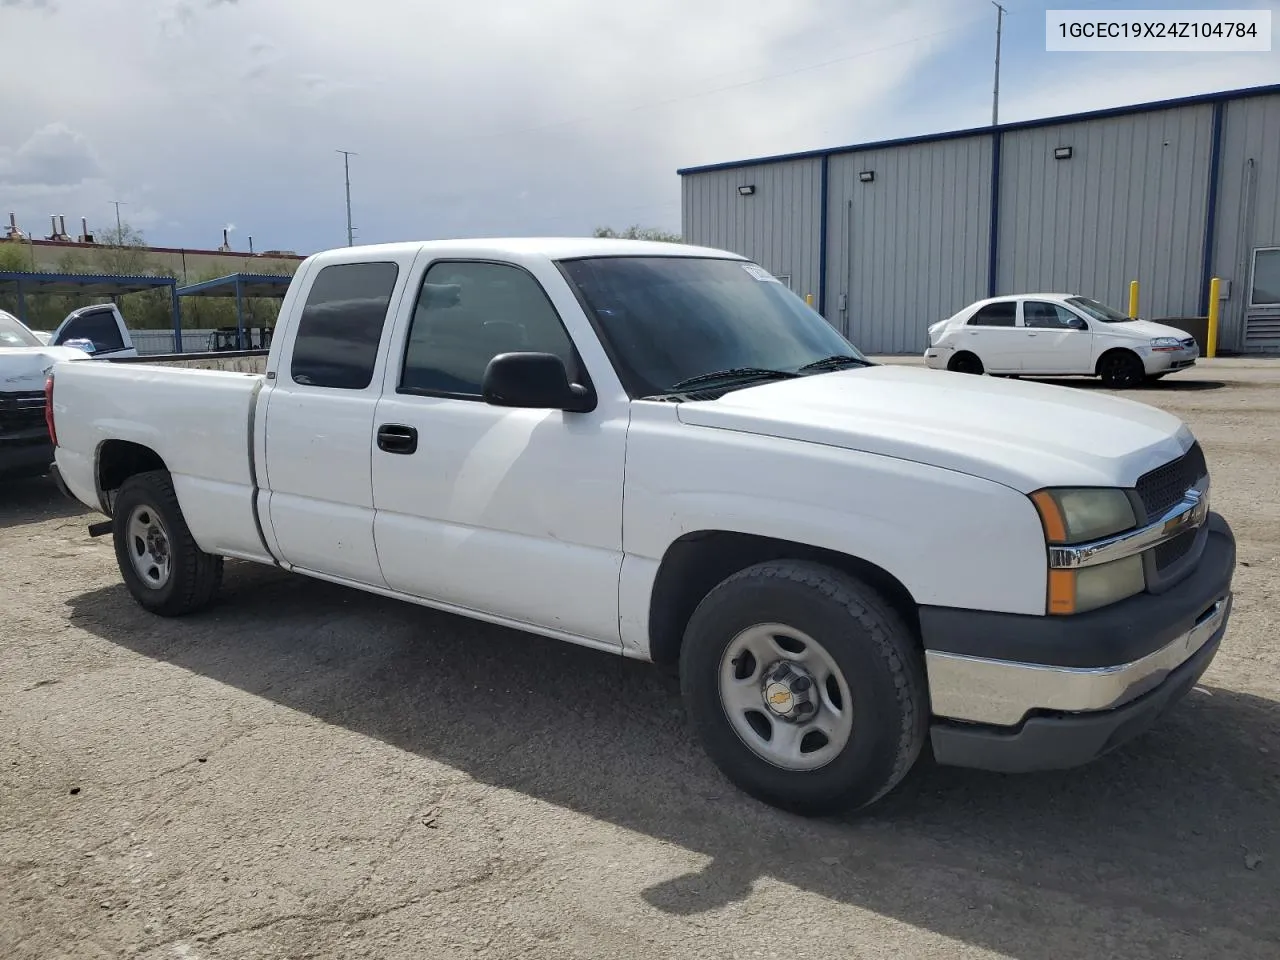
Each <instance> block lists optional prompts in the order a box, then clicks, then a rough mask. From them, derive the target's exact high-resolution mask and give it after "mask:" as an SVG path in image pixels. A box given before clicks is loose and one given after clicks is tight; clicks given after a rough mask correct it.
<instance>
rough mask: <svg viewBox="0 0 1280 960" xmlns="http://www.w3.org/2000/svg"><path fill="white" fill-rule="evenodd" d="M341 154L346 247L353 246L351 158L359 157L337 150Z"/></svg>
mask: <svg viewBox="0 0 1280 960" xmlns="http://www.w3.org/2000/svg"><path fill="white" fill-rule="evenodd" d="M337 152H338V153H340V154H342V172H343V175H344V177H345V178H346V181H347V246H348V247H350V246H353V245H354V244H355V233H354V231H353V230H352V227H351V158H352V157H355V156H359V154H357V153H355V152H354V151H352V150H339V151H337Z"/></svg>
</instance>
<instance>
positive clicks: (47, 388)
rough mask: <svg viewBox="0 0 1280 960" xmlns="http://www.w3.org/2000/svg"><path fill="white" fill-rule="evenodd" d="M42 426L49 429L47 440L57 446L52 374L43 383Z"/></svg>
mask: <svg viewBox="0 0 1280 960" xmlns="http://www.w3.org/2000/svg"><path fill="white" fill-rule="evenodd" d="M44 425H45V426H46V427H48V428H49V440H50V441H51V442H52V443H53V445H54V446H55V447H56V446H57V445H58V431H57V429H56V428H55V427H54V425H53V374H50V375H49V376H47V377H45V381H44Z"/></svg>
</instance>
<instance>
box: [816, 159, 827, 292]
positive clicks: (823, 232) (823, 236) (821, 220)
mask: <svg viewBox="0 0 1280 960" xmlns="http://www.w3.org/2000/svg"><path fill="white" fill-rule="evenodd" d="M829 161H830V158H829V157H827V156H825V155H824V156H823V158H822V180H821V186H820V187H819V190H818V193H819V194H820V195H821V197H822V201H821V203H822V209H821V210H820V211H819V212H818V312H819V313H820V314H822V315H823V316H824V317H825V316H826V315H827V190H828V174H829V170H828V167H829V166H830V163H829Z"/></svg>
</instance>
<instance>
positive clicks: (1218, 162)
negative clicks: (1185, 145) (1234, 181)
mask: <svg viewBox="0 0 1280 960" xmlns="http://www.w3.org/2000/svg"><path fill="white" fill-rule="evenodd" d="M1226 109H1227V108H1226V104H1224V103H1222V102H1218V103H1215V104H1214V105H1213V140H1212V146H1211V147H1210V148H1209V199H1208V203H1207V204H1206V205H1205V206H1206V210H1205V215H1204V260H1203V262H1202V263H1201V265H1200V316H1202V317H1203V316H1208V314H1209V281H1210V280H1212V279H1213V253H1214V250H1213V248H1214V244H1216V243H1217V235H1216V234H1217V230H1216V227H1217V219H1218V172H1219V170H1220V169H1221V167H1222V126H1223V124H1222V121H1223V116H1224V115H1225V114H1226Z"/></svg>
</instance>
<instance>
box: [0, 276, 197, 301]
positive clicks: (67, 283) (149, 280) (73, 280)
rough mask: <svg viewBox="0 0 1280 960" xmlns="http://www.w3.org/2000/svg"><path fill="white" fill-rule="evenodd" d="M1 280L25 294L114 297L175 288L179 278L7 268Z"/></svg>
mask: <svg viewBox="0 0 1280 960" xmlns="http://www.w3.org/2000/svg"><path fill="white" fill-rule="evenodd" d="M0 283H12V284H16V285H18V286H20V287H21V288H22V292H23V293H24V294H31V293H44V294H59V293H64V294H65V293H84V294H89V295H92V296H100V297H113V296H123V295H124V294H127V293H142V292H144V291H147V290H155V289H158V288H161V287H175V286H177V283H178V281H177V280H175V279H174V278H173V277H148V276H114V275H112V274H97V273H41V272H38V271H23V270H4V271H0Z"/></svg>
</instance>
